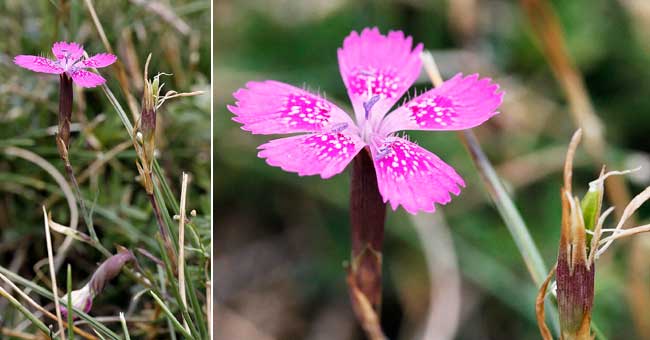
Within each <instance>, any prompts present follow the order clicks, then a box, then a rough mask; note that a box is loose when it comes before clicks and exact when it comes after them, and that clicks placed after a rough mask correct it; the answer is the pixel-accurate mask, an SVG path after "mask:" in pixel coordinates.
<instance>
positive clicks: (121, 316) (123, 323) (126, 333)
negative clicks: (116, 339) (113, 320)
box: [120, 312, 131, 340]
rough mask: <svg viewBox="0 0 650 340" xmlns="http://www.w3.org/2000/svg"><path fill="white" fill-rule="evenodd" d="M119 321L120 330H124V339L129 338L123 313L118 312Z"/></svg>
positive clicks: (127, 339) (129, 339)
mask: <svg viewBox="0 0 650 340" xmlns="http://www.w3.org/2000/svg"><path fill="white" fill-rule="evenodd" d="M120 323H121V324H122V331H124V340H131V336H130V335H129V327H128V326H127V325H126V319H125V318H124V313H122V312H120Z"/></svg>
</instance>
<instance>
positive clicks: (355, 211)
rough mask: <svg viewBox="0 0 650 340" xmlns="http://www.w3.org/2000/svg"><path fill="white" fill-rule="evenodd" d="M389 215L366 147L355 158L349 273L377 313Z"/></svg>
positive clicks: (351, 187)
mask: <svg viewBox="0 0 650 340" xmlns="http://www.w3.org/2000/svg"><path fill="white" fill-rule="evenodd" d="M385 218H386V205H385V204H384V202H383V201H382V198H381V195H380V194H379V189H378V187H377V176H376V175H375V168H374V164H373V162H372V158H371V156H370V152H369V150H368V149H367V148H366V149H363V150H361V152H359V154H358V155H357V156H356V157H355V158H354V160H353V161H352V177H351V180H350V223H351V228H352V230H351V231H352V266H351V271H350V274H349V275H351V276H352V277H351V278H350V279H352V280H354V283H355V285H356V287H357V288H358V289H359V290H360V291H361V292H362V293H363V295H365V297H366V298H367V300H368V302H369V303H370V304H371V305H372V308H373V310H374V311H375V312H377V314H379V309H380V305H381V272H382V270H381V267H382V255H381V252H382V245H383V240H384V221H385Z"/></svg>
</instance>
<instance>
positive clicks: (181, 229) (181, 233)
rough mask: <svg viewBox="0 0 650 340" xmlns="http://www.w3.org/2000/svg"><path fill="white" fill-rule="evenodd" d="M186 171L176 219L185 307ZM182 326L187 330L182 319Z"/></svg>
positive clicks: (179, 279) (180, 275)
mask: <svg viewBox="0 0 650 340" xmlns="http://www.w3.org/2000/svg"><path fill="white" fill-rule="evenodd" d="M187 181H188V176H187V173H183V176H182V181H181V211H180V215H179V219H178V290H179V293H180V295H181V302H182V303H183V306H185V308H187V296H186V295H185V203H186V200H187ZM183 326H184V327H185V329H187V330H188V331H189V327H188V326H187V321H185V320H183Z"/></svg>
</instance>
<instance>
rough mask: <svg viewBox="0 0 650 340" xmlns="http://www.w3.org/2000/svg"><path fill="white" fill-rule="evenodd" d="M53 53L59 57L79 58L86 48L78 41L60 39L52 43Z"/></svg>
mask: <svg viewBox="0 0 650 340" xmlns="http://www.w3.org/2000/svg"><path fill="white" fill-rule="evenodd" d="M52 53H54V56H55V57H56V58H57V59H59V60H60V59H66V58H67V59H71V60H77V59H80V58H81V57H82V56H83V55H84V48H83V47H82V46H81V45H80V44H77V43H76V42H70V43H69V42H65V41H59V42H55V43H54V45H52Z"/></svg>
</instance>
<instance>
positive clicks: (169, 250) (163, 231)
mask: <svg viewBox="0 0 650 340" xmlns="http://www.w3.org/2000/svg"><path fill="white" fill-rule="evenodd" d="M147 196H149V201H150V202H151V207H152V208H153V214H154V215H156V221H157V222H158V229H159V230H160V236H161V237H162V240H163V244H164V245H165V249H166V251H167V256H169V259H170V261H171V263H172V264H173V268H174V270H176V269H177V268H176V267H175V264H176V254H175V253H174V247H173V245H172V242H171V239H170V237H169V233H168V232H167V227H166V226H165V222H164V221H163V219H162V213H161V212H160V207H159V206H158V200H156V196H155V195H154V194H153V193H150V194H149V193H147Z"/></svg>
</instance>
